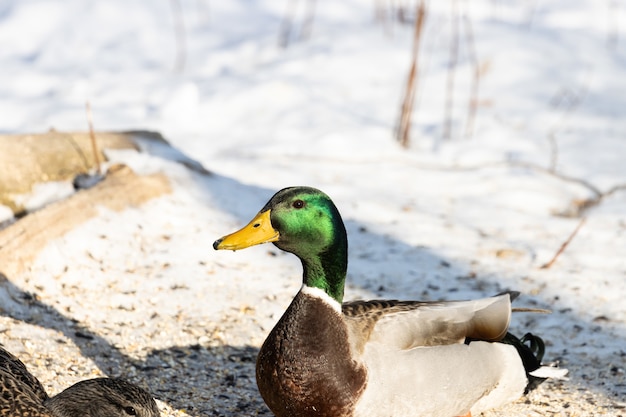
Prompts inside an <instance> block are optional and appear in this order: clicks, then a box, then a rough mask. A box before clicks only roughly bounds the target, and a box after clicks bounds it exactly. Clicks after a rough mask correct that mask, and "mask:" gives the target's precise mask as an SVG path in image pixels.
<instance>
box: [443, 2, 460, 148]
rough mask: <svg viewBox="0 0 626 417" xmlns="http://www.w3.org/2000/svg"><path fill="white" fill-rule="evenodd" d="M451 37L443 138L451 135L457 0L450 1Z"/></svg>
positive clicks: (457, 29)
mask: <svg viewBox="0 0 626 417" xmlns="http://www.w3.org/2000/svg"><path fill="white" fill-rule="evenodd" d="M450 15H451V28H452V39H451V41H450V60H449V63H448V77H447V80H446V101H445V104H444V117H443V134H442V137H443V139H444V140H445V139H450V138H451V137H452V108H453V107H454V76H455V73H456V67H457V62H458V59H459V16H458V7H457V0H451V2H450Z"/></svg>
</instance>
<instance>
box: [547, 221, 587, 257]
mask: <svg viewBox="0 0 626 417" xmlns="http://www.w3.org/2000/svg"><path fill="white" fill-rule="evenodd" d="M585 221H587V218H586V217H583V218H582V219H580V222H578V225H577V226H576V228H575V229H574V231H573V232H572V233H571V234H570V235H569V237H568V238H567V240H565V242H563V243H562V244H561V247H560V248H559V250H558V251H556V253H555V254H554V256H553V257H552V259H550V261H549V262H547V263H545V264H543V265H541V267H540V269H548V268H550V267H551V266H552V265H553V264H554V263H555V262H556V260H557V258H558V257H559V256H560V255H561V254H562V253H563V252H564V251H565V249H566V248H567V246H568V245H569V244H570V242H571V241H572V239H574V236H576V234H577V233H578V231H579V230H580V228H581V227H582V225H583V224H584V223H585Z"/></svg>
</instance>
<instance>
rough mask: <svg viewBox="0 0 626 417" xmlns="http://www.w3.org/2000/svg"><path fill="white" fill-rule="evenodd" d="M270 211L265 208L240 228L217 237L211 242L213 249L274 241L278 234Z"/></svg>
mask: <svg viewBox="0 0 626 417" xmlns="http://www.w3.org/2000/svg"><path fill="white" fill-rule="evenodd" d="M270 212H271V210H266V211H264V212H262V213H259V214H257V215H256V217H255V218H254V219H252V221H250V223H248V224H247V225H246V226H244V227H243V228H241V229H240V230H237V231H236V232H234V233H231V234H229V235H226V236H224V237H223V238H221V239H217V240H216V241H215V242H214V243H213V249H215V250H221V249H225V250H238V249H245V248H249V247H250V246H254V245H260V244H261V243H267V242H276V241H277V240H278V238H279V237H280V234H279V233H278V231H277V230H276V229H274V228H273V227H272V222H271V221H270Z"/></svg>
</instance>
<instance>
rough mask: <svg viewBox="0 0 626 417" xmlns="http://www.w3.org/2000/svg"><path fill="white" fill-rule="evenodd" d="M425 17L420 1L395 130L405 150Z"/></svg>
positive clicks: (415, 88)
mask: <svg viewBox="0 0 626 417" xmlns="http://www.w3.org/2000/svg"><path fill="white" fill-rule="evenodd" d="M425 17H426V6H425V5H424V1H423V0H422V1H420V2H419V4H418V6H417V18H416V19H415V32H414V33H413V47H412V49H411V58H412V62H411V69H410V70H409V76H408V79H407V83H406V88H405V91H404V100H403V101H402V107H401V109H400V117H399V121H398V125H397V128H396V139H397V140H398V142H400V144H401V145H402V146H403V147H405V148H407V147H408V146H409V139H410V131H411V114H412V112H413V104H414V102H415V91H416V90H417V79H418V77H417V73H418V56H419V49H420V40H421V37H422V30H423V28H424V19H425Z"/></svg>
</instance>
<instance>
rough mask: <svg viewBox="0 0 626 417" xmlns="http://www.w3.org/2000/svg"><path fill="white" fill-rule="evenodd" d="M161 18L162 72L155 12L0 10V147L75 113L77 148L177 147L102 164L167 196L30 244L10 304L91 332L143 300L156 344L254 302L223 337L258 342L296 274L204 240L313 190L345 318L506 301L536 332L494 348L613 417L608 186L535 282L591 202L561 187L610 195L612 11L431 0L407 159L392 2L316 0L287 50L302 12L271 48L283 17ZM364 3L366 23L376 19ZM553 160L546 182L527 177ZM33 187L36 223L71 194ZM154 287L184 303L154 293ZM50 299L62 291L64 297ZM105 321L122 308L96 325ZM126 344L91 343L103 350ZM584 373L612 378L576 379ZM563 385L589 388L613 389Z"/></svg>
mask: <svg viewBox="0 0 626 417" xmlns="http://www.w3.org/2000/svg"><path fill="white" fill-rule="evenodd" d="M180 3H181V5H182V10H183V16H182V17H183V22H184V28H185V45H186V60H185V63H184V68H183V70H182V71H177V70H176V69H175V64H176V62H175V61H176V56H177V53H179V52H180V51H178V50H177V46H176V41H175V25H176V23H175V22H176V16H175V14H173V12H172V9H171V8H170V7H169V5H168V4H167V2H151V1H140V0H135V1H130V2H129V1H122V0H107V1H95V2H93V1H92V2H83V1H78V0H46V1H43V0H5V1H4V2H2V4H0V44H1V45H3V46H2V48H0V64H1V67H2V69H1V70H0V132H5V133H32V132H41V131H46V130H48V129H49V128H51V127H53V128H55V129H57V130H60V131H67V130H85V129H86V128H87V121H86V117H85V114H84V105H85V101H87V100H88V101H90V103H91V105H92V108H93V119H94V124H95V127H96V129H97V130H137V129H147V130H153V131H159V132H161V133H162V134H163V135H164V137H165V138H166V139H167V140H168V141H170V142H171V143H172V145H173V146H174V147H175V149H169V148H164V147H163V146H160V145H158V144H154V143H151V142H150V141H147V142H145V146H144V151H145V153H136V152H130V151H109V152H108V156H109V158H110V159H111V160H112V162H124V163H126V164H128V165H130V166H131V167H132V168H133V169H135V170H136V171H137V172H139V173H142V174H149V173H154V172H162V173H165V174H166V175H167V176H168V177H169V178H170V180H171V182H172V184H173V187H174V190H173V192H172V194H170V195H167V196H164V197H161V198H159V199H157V200H155V201H152V202H149V203H147V204H146V205H145V206H142V207H134V208H129V209H128V210H126V211H125V212H122V213H116V212H107V211H103V212H102V213H101V216H99V217H98V218H96V219H93V220H91V221H90V222H88V223H87V224H85V225H82V226H80V227H79V228H77V229H76V230H74V231H72V232H71V233H69V234H68V235H66V236H64V237H63V238H62V239H59V240H58V241H54V242H51V243H50V245H49V246H48V247H47V248H46V249H45V250H44V251H43V252H42V253H41V254H40V256H39V257H38V258H37V260H36V261H35V263H34V265H33V266H32V268H31V270H30V271H29V273H28V274H27V276H26V277H23V278H19V279H18V278H16V279H15V280H13V279H12V278H13V277H10V278H11V279H12V280H13V283H14V284H15V285H17V286H18V287H20V288H22V289H23V290H25V291H35V289H37V292H38V293H39V295H40V297H41V299H42V301H43V302H45V303H48V304H50V305H52V306H54V307H55V308H57V309H59V310H60V311H65V312H66V313H67V314H69V315H70V316H71V317H73V318H75V319H76V320H79V321H82V322H85V323H88V324H89V326H90V327H91V328H92V329H97V328H98V326H103V327H107V326H110V325H111V323H110V322H114V321H116V320H117V321H120V322H121V321H127V322H129V323H139V322H141V323H143V321H145V320H146V319H147V317H143V315H145V314H147V313H146V310H145V309H142V308H138V309H137V311H133V309H132V308H131V307H132V306H133V305H139V304H142V303H143V302H147V303H148V304H149V305H151V306H152V307H151V308H153V309H154V310H155V311H156V310H158V311H159V315H160V318H161V319H162V320H165V321H168V322H170V321H171V322H172V324H171V326H174V325H175V324H176V322H175V320H174V319H171V318H167V317H169V316H170V315H176V314H183V315H184V316H186V317H193V318H194V320H197V322H199V323H201V322H205V323H208V322H211V321H219V320H220V319H221V318H222V317H224V316H225V315H228V314H230V313H231V312H232V311H233V309H240V308H242V306H254V308H255V311H256V312H257V314H258V317H256V318H255V319H254V320H256V321H257V322H258V323H257V324H258V325H257V324H255V326H256V327H254V330H250V331H251V332H252V333H250V334H246V333H245V332H246V331H247V329H248V330H249V329H251V328H252V327H245V326H244V327H243V328H242V329H241V330H240V331H238V332H237V331H236V332H235V334H231V335H226V336H224V337H226V339H227V340H230V341H231V342H232V343H239V342H241V343H249V344H251V345H258V343H260V341H262V340H263V337H264V334H266V332H267V331H268V330H269V328H271V325H272V323H274V322H275V321H276V319H277V318H278V316H279V315H280V312H281V311H282V310H283V309H284V308H285V306H286V305H287V303H288V302H289V299H290V297H291V296H292V295H293V294H294V293H295V291H297V289H298V288H299V284H300V283H299V281H298V276H299V273H300V269H299V268H300V267H299V265H298V262H297V261H296V260H295V259H293V258H292V257H291V256H289V255H284V256H283V255H282V254H278V252H277V250H276V249H274V248H273V247H271V246H263V247H259V248H252V249H249V250H246V251H242V252H237V253H235V254H233V253H222V252H214V251H213V250H212V248H211V244H212V242H213V241H214V240H215V239H216V238H218V237H220V236H222V235H224V234H227V233H230V232H232V231H234V230H235V229H236V228H239V227H240V226H242V225H243V224H245V223H246V222H247V221H248V220H250V219H251V218H252V216H253V215H254V214H255V213H256V212H257V211H258V210H259V209H260V208H261V207H262V205H263V204H264V203H265V201H267V199H269V198H270V197H271V195H272V194H273V193H274V192H275V191H277V190H279V189H281V188H283V187H285V186H290V185H299V184H301V185H310V186H314V187H317V188H320V189H322V190H324V191H325V192H327V193H328V194H329V195H330V196H331V197H332V198H333V200H334V201H335V203H336V204H337V206H338V207H339V209H340V211H341V212H342V214H343V216H344V220H345V221H346V225H347V228H348V232H349V239H350V266H349V277H348V281H349V287H348V289H347V293H346V295H347V298H356V297H367V298H369V297H388V298H397V297H400V298H411V299H440V298H444V299H457V298H473V297H480V296H486V295H491V294H493V293H495V292H498V291H501V290H504V289H516V290H519V291H522V292H523V296H522V297H521V298H520V300H519V301H518V302H517V303H518V304H519V305H529V304H530V305H537V306H539V307H545V308H550V309H552V310H553V311H554V313H553V314H552V315H548V316H532V315H531V316H527V315H521V314H520V315H519V316H515V317H514V320H513V329H514V330H516V331H517V332H519V333H521V332H525V331H527V330H530V331H533V332H534V333H537V334H538V335H541V336H543V337H544V338H545V339H546V340H549V341H550V345H549V346H548V351H547V353H546V359H547V360H556V359H560V360H561V361H562V363H563V364H564V366H566V367H569V368H570V370H571V372H570V374H571V381H570V383H571V384H572V386H574V387H578V386H583V387H586V384H590V386H589V388H590V389H591V390H593V391H594V392H597V393H598V395H599V396H600V397H602V398H604V400H602V401H604V402H602V401H600V400H598V401H600V402H602V403H603V404H608V402H610V401H613V400H616V398H615V396H621V399H622V401H623V398H625V396H626V393H625V392H624V389H623V385H622V386H621V387H622V388H619V384H618V382H619V381H618V379H619V378H622V379H623V378H624V377H623V368H624V346H626V344H625V343H626V307H625V304H624V299H625V298H626V190H624V189H622V190H618V191H616V192H614V193H612V194H610V195H607V196H606V197H604V198H603V199H602V200H601V202H600V203H599V204H598V205H597V206H595V207H592V208H590V209H589V210H588V211H586V212H585V213H584V216H585V217H586V218H587V220H586V222H585V224H584V225H583V226H582V227H581V229H580V230H579V232H578V234H577V235H576V236H575V237H574V238H573V240H572V241H571V244H570V245H569V246H568V247H567V248H566V250H565V251H564V252H563V253H562V254H561V255H560V256H559V258H558V259H557V261H556V262H555V264H554V265H553V266H552V267H551V268H549V269H541V268H540V267H541V265H543V264H545V263H546V262H548V261H549V260H550V259H551V258H552V256H553V255H554V254H555V252H556V251H557V250H558V249H559V247H560V246H561V244H562V243H563V242H564V241H565V240H566V239H567V237H568V236H569V235H570V234H571V233H572V232H573V230H574V229H575V228H576V226H577V225H578V223H579V221H580V218H577V217H566V216H561V215H559V214H560V213H564V212H568V210H570V209H571V207H572V204H573V203H574V202H575V201H580V200H584V199H587V198H591V197H594V193H593V191H592V190H591V189H589V187H586V186H584V184H582V183H581V182H580V181H578V182H576V181H570V180H568V179H572V178H573V179H578V180H584V181H586V182H587V183H589V184H592V185H593V186H594V187H596V188H597V189H599V190H600V191H601V192H605V191H608V190H609V189H611V188H612V187H615V186H618V185H623V184H626V164H624V157H625V156H626V141H625V138H626V118H624V117H623V111H624V109H625V108H626V77H625V76H624V74H625V71H626V42H624V36H625V35H624V34H623V33H621V32H620V29H621V27H623V26H624V23H625V21H626V10H625V8H624V6H623V5H622V4H621V3H619V2H616V1H612V2H598V1H594V0H568V1H564V0H553V1H550V2H527V1H509V2H495V1H488V0H476V1H472V2H459V1H453V0H450V1H442V2H429V3H428V4H427V6H428V15H427V17H426V19H427V20H426V26H425V28H424V33H423V39H422V44H421V52H420V62H419V64H420V73H419V83H418V94H417V98H416V109H415V112H414V114H413V127H412V137H411V146H410V148H409V149H403V148H401V147H400V146H399V145H398V144H397V143H396V142H395V141H394V139H393V130H394V128H395V123H396V119H397V117H398V112H399V108H400V103H401V99H402V93H403V89H404V85H405V82H406V77H407V74H408V69H409V64H410V50H411V40H412V37H413V28H412V26H411V25H403V24H401V23H399V22H398V21H396V20H394V19H392V18H391V17H390V13H392V12H393V11H394V10H395V9H394V8H395V7H397V6H396V5H395V3H394V2H390V3H389V4H387V3H384V2H374V1H358V0H351V1H344V2H317V3H316V6H315V10H314V21H313V23H312V32H311V34H310V37H309V38H308V39H301V38H300V32H301V30H302V28H303V26H304V24H305V20H306V8H307V7H308V6H307V5H308V4H309V3H308V2H294V3H295V4H296V5H297V7H296V9H295V11H294V20H293V25H292V33H291V34H290V37H289V45H288V46H287V47H286V48H283V47H281V46H280V45H279V33H280V28H281V22H282V21H283V18H284V15H285V12H286V5H287V3H288V2H275V1H269V0H259V1H255V2H251V1H245V0H233V1H228V2H209V1H206V0H205V1H202V0H196V1H191V0H181V2H180ZM377 4H379V5H380V4H383V5H384V7H385V10H386V11H387V14H386V17H385V18H384V20H382V21H381V20H377V19H376V18H375V6H376V5H377ZM453 4H456V7H457V10H458V13H459V16H461V17H459V20H458V24H459V31H460V35H461V38H460V43H459V60H458V65H457V68H456V71H455V90H454V106H453V109H452V110H453V113H452V115H453V120H452V128H453V130H452V138H451V139H445V138H443V137H442V132H443V124H442V121H443V117H444V113H443V111H444V103H445V100H446V98H445V97H446V90H445V88H446V80H447V77H448V68H449V64H448V60H449V49H450V43H451V35H450V34H451V29H452V25H451V23H452V22H453V20H452V19H451V8H452V5H453ZM408 14H409V17H411V18H412V17H413V14H414V5H413V3H411V4H410V6H409V8H408ZM465 16H466V18H465ZM465 19H467V20H468V21H471V24H472V30H473V33H474V39H475V49H476V54H477V59H478V61H479V63H480V65H482V66H484V68H485V70H484V71H483V74H482V77H481V80H480V86H479V97H478V98H479V107H478V111H477V118H476V121H475V128H474V132H473V135H472V137H471V138H468V137H465V136H464V131H465V125H466V123H467V103H468V100H469V91H470V86H471V81H472V74H473V68H472V66H471V59H470V58H471V57H470V55H469V49H468V44H467V43H466V41H465V39H466V38H465V35H464V33H465V32H464V31H465V30H466V27H465V22H466V21H467V20H465ZM551 140H553V142H551ZM176 161H183V162H186V163H189V162H191V163H192V165H193V164H196V165H197V164H202V166H204V167H205V168H206V169H208V170H209V171H211V172H212V173H213V174H214V175H212V176H206V175H202V174H200V173H198V172H192V171H190V170H188V169H187V168H185V167H184V166H183V165H181V164H178V163H177V162H176ZM552 164H554V168H555V170H556V173H557V174H558V175H559V176H556V175H552V174H551V173H550V172H548V171H549V170H550V168H551V167H552ZM42 187H44V189H43V191H39V192H36V193H35V195H34V196H29V198H30V199H31V200H29V201H34V203H33V204H36V203H37V202H39V203H40V202H41V201H42V200H41V199H49V198H51V195H50V194H51V193H52V194H55V193H56V194H57V196H58V197H64V196H65V195H66V194H67V193H68V192H69V191H68V188H67V187H66V186H63V185H59V184H53V185H47V186H42ZM37 199H39V201H38V200H37ZM46 201H47V200H46ZM102 236H105V237H102ZM268 253H271V254H272V256H268ZM275 255H278V256H275ZM276 276H278V277H279V278H276ZM85 277H88V279H85ZM172 286H176V288H182V289H181V290H176V291H171V294H170V293H167V289H168V288H171V287H172ZM68 287H72V288H74V290H72V291H71V292H69V293H68V294H65V293H64V291H65V290H64V289H65V288H68ZM74 291H78V292H79V293H81V294H83V296H84V297H86V299H87V300H88V301H86V302H79V301H77V300H76V299H75V297H74ZM164 291H166V292H165V293H164ZM90 293H93V294H100V295H101V296H99V297H95V299H94V297H93V296H91V297H90V296H89V295H88V294H90ZM264 297H269V298H264ZM272 297H273V298H272ZM142 300H143V301H142ZM259 300H262V301H259ZM120 305H122V306H126V307H127V308H126V309H122V310H119V309H118V310H115V311H114V312H113V313H112V312H111V311H110V307H111V306H120ZM111 314H115V315H116V316H115V319H114V320H111ZM518 317H519V318H518ZM250 320H252V319H250ZM194 322H195V321H194ZM107 323H109V324H107ZM145 325H146V326H147V327H149V325H148V324H147V323H145ZM171 326H170V327H171ZM146 331H147V330H145V329H143V330H142V329H138V330H137V332H138V333H139V334H141V332H146ZM128 332H129V330H128V329H126V330H125V331H124V332H122V333H120V334H118V335H111V336H110V337H111V338H113V339H114V341H115V343H116V344H118V345H124V343H125V339H124V337H123V336H124V335H126V336H128V334H129V333H128ZM25 337H27V336H25ZM177 337H179V339H176V340H174V339H173V338H172V336H171V335H168V334H164V335H160V336H159V335H157V336H155V338H154V340H153V343H154V347H155V348H157V347H158V348H164V347H167V346H169V345H172V343H175V344H178V343H182V342H181V341H186V340H187V339H184V337H186V336H181V335H178V336H177ZM229 338H230V339H229ZM189 343H191V342H189ZM594 361H595V362H594ZM586 362H589V363H597V364H598V365H597V367H598V368H600V369H604V370H606V369H608V368H609V367H610V365H615V366H618V368H619V367H621V368H620V369H622V371H621V372H622V373H621V374H619V372H618V374H617V376H616V375H613V376H612V377H611V376H606V375H605V374H601V373H600V371H598V373H596V374H593V372H590V371H589V370H588V369H586V368H585V363H586ZM96 363H97V361H96ZM602 372H604V371H602ZM582 374H585V375H588V377H589V378H592V379H593V378H598V379H601V376H602V375H604V377H606V378H607V382H606V383H607V385H610V386H612V388H606V387H605V386H603V385H601V384H600V383H599V382H598V381H596V382H592V383H590V382H589V381H588V380H586V379H585V378H582V377H581V375H582ZM592 374H593V375H592ZM620 375H621V376H620ZM581 378H582V379H581ZM611 378H613V380H611ZM611 381H612V382H611ZM546 390H549V388H546ZM620 390H621V391H620ZM522 409H523V408H522ZM605 411H606V410H605Z"/></svg>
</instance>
